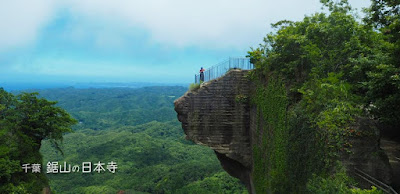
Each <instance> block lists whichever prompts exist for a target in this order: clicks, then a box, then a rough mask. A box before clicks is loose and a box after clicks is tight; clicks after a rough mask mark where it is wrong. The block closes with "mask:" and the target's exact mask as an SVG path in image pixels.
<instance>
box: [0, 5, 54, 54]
mask: <svg viewBox="0 0 400 194" xmlns="http://www.w3.org/2000/svg"><path fill="white" fill-rule="evenodd" d="M54 11H55V4H54V2H52V1H51V0H28V1H23V0H12V1H1V2H0V29H1V30H0V51H2V50H3V49H10V48H14V47H18V46H25V45H26V44H29V43H31V42H33V41H35V39H36V37H37V34H38V32H39V30H40V29H41V27H43V26H44V25H45V24H46V23H47V22H48V21H49V20H51V16H52V14H53V12H54Z"/></svg>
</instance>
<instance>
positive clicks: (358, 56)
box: [248, 0, 400, 193]
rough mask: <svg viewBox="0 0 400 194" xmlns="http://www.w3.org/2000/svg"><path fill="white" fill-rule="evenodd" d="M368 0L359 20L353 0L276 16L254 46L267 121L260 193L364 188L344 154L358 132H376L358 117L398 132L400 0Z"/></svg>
mask: <svg viewBox="0 0 400 194" xmlns="http://www.w3.org/2000/svg"><path fill="white" fill-rule="evenodd" d="M371 2H372V5H371V7H370V8H369V9H367V10H365V11H366V16H365V17H364V18H363V20H361V19H360V18H359V17H358V16H357V15H355V14H354V13H355V12H354V10H353V9H352V8H351V6H350V5H349V4H348V1H347V0H341V1H332V0H321V3H322V4H323V7H324V8H325V10H327V11H325V12H320V13H315V14H312V15H309V16H305V17H304V19H303V20H301V21H287V20H282V21H280V22H277V23H275V24H273V25H272V26H273V27H274V28H275V29H276V32H273V33H269V34H268V35H267V36H266V37H265V39H264V42H263V43H262V44H260V47H258V48H254V49H252V50H251V51H249V55H248V57H250V59H251V61H252V62H253V63H254V65H255V67H256V68H255V71H253V72H252V76H251V77H252V78H253V80H254V82H255V84H256V85H257V91H256V94H255V96H253V97H252V102H253V103H254V104H255V105H256V106H257V108H258V109H259V110H261V111H260V112H261V113H260V115H262V116H263V119H265V121H266V122H267V123H268V124H269V125H268V127H267V128H266V131H267V132H265V131H264V132H263V133H260V137H259V141H262V142H264V143H263V144H262V145H259V146H255V147H254V148H253V157H254V161H255V167H254V168H255V169H254V171H255V173H256V174H255V177H254V179H255V180H254V181H255V182H256V185H257V186H256V191H257V193H269V192H272V193H298V192H300V193H325V192H327V193H350V192H355V193H357V192H360V191H354V190H353V191H351V190H349V189H348V186H349V185H355V184H356V183H354V182H352V181H351V179H349V178H348V177H347V176H346V174H345V173H343V170H341V169H342V168H343V166H342V165H341V163H340V162H338V161H339V160H340V159H341V156H343V155H345V154H352V152H351V151H350V149H351V148H352V143H351V142H350V139H351V138H356V137H370V136H372V135H371V134H368V133H366V130H363V129H360V130H355V126H357V125H360V124H359V123H358V121H359V120H360V119H361V118H364V119H368V120H370V121H373V122H374V123H375V124H376V125H377V126H378V127H379V129H380V132H381V133H382V134H384V135H385V134H388V133H390V134H391V135H390V137H391V138H399V137H400V129H399V125H398V124H399V121H400V114H399V113H400V112H399V110H400V96H399V95H400V77H399V73H400V63H399V51H400V44H399V43H400V39H399V29H400V23H399V21H400V16H399V15H400V14H399V10H400V7H399V6H400V2H399V1H391V0H372V1H371ZM374 126H375V125H374ZM378 133H379V132H378ZM261 134H273V135H268V136H267V135H261ZM299 150H302V151H303V152H302V153H301V154H298V152H299ZM370 157H376V158H378V157H382V158H385V157H386V156H384V154H382V152H379V153H373V154H371V156H370ZM267 167H268V168H267ZM287 172H291V173H290V176H285V173H287ZM378 172H379V171H378ZM283 185H290V186H288V187H285V186H283ZM374 192H377V191H374Z"/></svg>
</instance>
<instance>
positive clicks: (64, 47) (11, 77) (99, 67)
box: [0, 0, 370, 83]
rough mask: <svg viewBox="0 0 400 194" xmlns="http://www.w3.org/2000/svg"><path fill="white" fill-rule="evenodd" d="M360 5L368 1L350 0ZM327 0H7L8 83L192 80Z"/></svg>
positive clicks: (1, 17) (0, 6)
mask: <svg viewBox="0 0 400 194" xmlns="http://www.w3.org/2000/svg"><path fill="white" fill-rule="evenodd" d="M350 4H351V5H352V6H353V7H355V8H358V9H359V10H360V8H361V7H366V6H368V5H369V4H370V2H369V1H368V0H350ZM320 8H321V4H320V3H319V0H301V1H300V0H280V1H276V0H201V1H190V0H189V1H188V0H146V1H139V0H113V1H110V0H85V1H83V0H57V1H55V0H12V1H1V2H0V29H1V30H0V83H1V82H3V83H4V82H15V81H22V82H103V81H104V82H169V83H172V82H175V83H188V82H192V80H193V75H194V73H196V72H197V71H198V69H199V67H200V66H204V67H206V68H207V67H210V66H212V65H214V64H216V63H218V62H220V61H222V60H224V59H226V58H228V57H241V56H245V55H246V52H247V51H248V50H249V48H250V47H251V46H257V45H258V44H259V43H261V42H262V40H263V37H264V36H265V35H266V34H267V33H268V32H270V31H271V28H270V24H271V23H273V22H277V21H279V20H282V19H288V20H301V19H302V18H303V16H304V15H310V14H312V13H314V12H316V11H320Z"/></svg>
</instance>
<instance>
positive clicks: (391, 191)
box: [355, 168, 398, 194]
mask: <svg viewBox="0 0 400 194" xmlns="http://www.w3.org/2000/svg"><path fill="white" fill-rule="evenodd" d="M355 174H356V175H357V176H358V177H360V178H361V179H363V180H365V181H367V182H368V183H369V184H371V185H374V186H375V187H377V188H378V189H380V190H382V191H383V192H385V193H389V194H398V193H397V192H396V191H395V190H394V189H393V188H392V187H391V186H389V185H387V184H385V183H383V182H381V181H379V180H377V179H375V178H374V177H372V176H371V175H369V174H367V173H365V172H363V171H362V170H360V169H358V168H355Z"/></svg>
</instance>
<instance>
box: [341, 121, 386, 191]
mask: <svg viewBox="0 0 400 194" xmlns="http://www.w3.org/2000/svg"><path fill="white" fill-rule="evenodd" d="M352 128H353V129H354V130H355V131H357V133H359V135H357V133H356V134H355V135H353V136H351V137H349V143H350V144H351V147H350V148H348V149H349V151H350V153H347V152H343V153H342V154H341V156H340V160H341V162H342V164H343V165H344V166H345V167H346V169H347V171H348V173H349V174H350V175H353V177H355V178H356V179H357V180H358V182H359V183H360V185H359V186H361V187H363V188H370V186H371V185H370V184H369V183H368V182H366V181H365V180H363V179H361V178H359V177H358V176H356V175H355V174H356V169H359V170H362V171H363V172H365V173H367V174H368V175H370V176H372V177H374V178H375V179H378V180H379V181H382V182H383V183H385V184H388V185H390V184H391V183H392V176H393V174H392V169H391V166H390V164H389V159H388V156H387V155H386V153H385V152H384V151H383V150H382V149H381V148H380V132H379V129H378V128H377V126H376V123H375V122H374V121H373V120H371V119H368V118H359V119H357V121H356V123H355V124H354V126H353V127H352Z"/></svg>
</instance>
